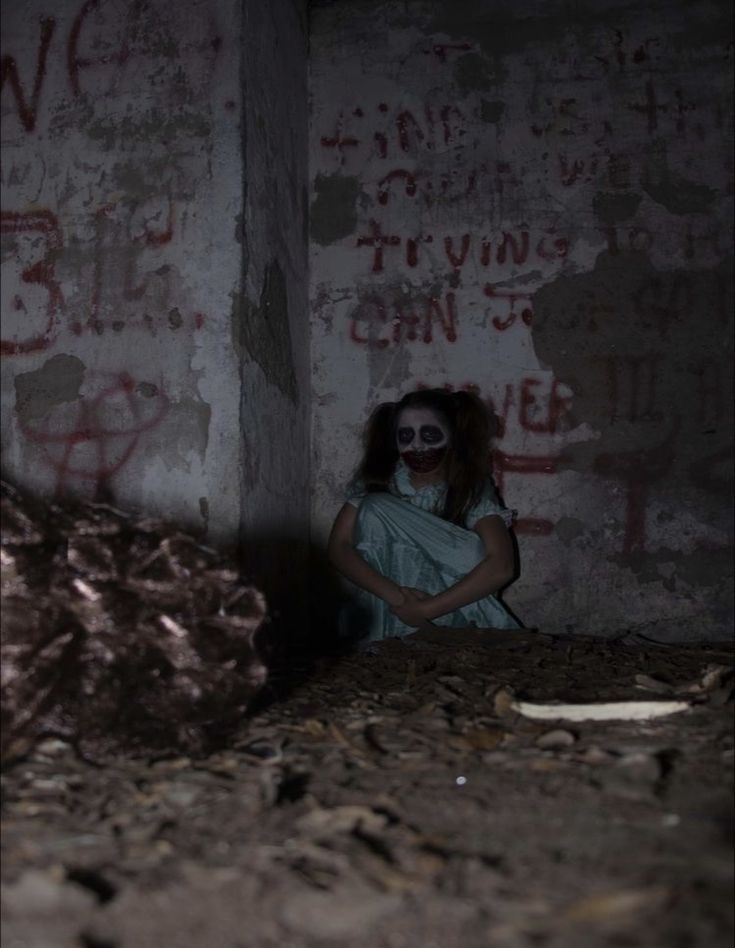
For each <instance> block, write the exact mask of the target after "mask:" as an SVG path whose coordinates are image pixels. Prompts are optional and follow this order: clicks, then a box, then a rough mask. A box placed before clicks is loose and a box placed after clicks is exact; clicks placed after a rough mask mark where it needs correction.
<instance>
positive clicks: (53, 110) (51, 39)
mask: <svg viewBox="0 0 735 948" xmlns="http://www.w3.org/2000/svg"><path fill="white" fill-rule="evenodd" d="M303 6H304V4H303V3H301V2H300V0H299V2H293V0H278V2H274V3H270V4H263V3H260V2H257V0H243V2H238V0H215V2H205V0H184V2H182V3H177V4H171V3H169V2H164V0H135V2H125V3H118V2H115V0H69V2H64V3H50V2H49V0H29V2H28V3H24V4H3V31H2V119H3V126H2V128H3V130H2V147H3V152H2V203H3V213H2V238H3V263H2V278H3V279H2V318H3V331H2V339H3V342H2V353H3V370H4V371H3V381H2V406H3V409H4V411H3V435H2V437H3V452H4V470H5V472H6V474H7V475H8V476H10V477H11V478H13V479H14V480H16V481H19V482H21V483H23V484H25V485H26V486H28V487H31V488H33V489H34V490H36V491H37V492H41V493H46V494H50V493H53V492H56V491H68V492H70V493H73V494H82V495H86V496H91V497H109V498H112V499H113V500H114V501H115V502H117V503H118V504H120V505H122V506H126V507H130V506H132V507H137V508H140V509H142V510H145V511H147V512H151V513H160V514H163V515H165V516H167V517H171V518H173V519H175V520H177V521H178V522H182V523H184V524H186V525H187V526H189V527H192V528H195V529H198V530H200V531H202V532H203V533H204V534H205V535H206V536H207V538H208V539H209V540H210V541H214V542H219V543H227V544H229V543H233V542H235V540H236V539H237V538H238V534H239V533H240V531H242V537H243V538H249V537H250V532H251V531H255V530H257V529H259V528H260V527H261V526H262V525H263V524H264V523H266V522H270V521H271V518H275V519H276V521H277V523H278V524H280V523H281V522H282V521H283V520H284V519H287V520H288V521H289V523H290V529H291V531H292V532H295V533H297V534H298V533H300V535H301V542H302V543H305V541H306V535H307V529H308V527H307V521H308V499H307V490H306V486H305V485H306V483H307V481H308V414H307V411H308V408H307V403H308V398H307V395H306V392H307V390H308V358H309V356H308V344H307V339H308V315H307V291H306V282H307V276H306V274H307V255H306V246H305V244H306V241H305V237H304V236H303V231H304V225H302V224H301V223H298V222H299V221H302V220H304V219H305V217H306V213H307V211H306V197H305V189H306V180H307V178H306V150H307V149H306V108H307V103H306V45H307V38H306V26H305V23H304V12H303ZM295 221H296V222H297V223H296V226H294V222H295ZM290 562H292V563H293V562H294V559H293V556H291V559H290ZM261 567H262V568H265V567H264V565H263V564H260V565H259V568H261Z"/></svg>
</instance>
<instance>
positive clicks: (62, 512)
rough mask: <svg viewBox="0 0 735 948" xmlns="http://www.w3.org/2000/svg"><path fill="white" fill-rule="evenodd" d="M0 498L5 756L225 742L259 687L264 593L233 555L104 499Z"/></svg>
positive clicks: (9, 491)
mask: <svg viewBox="0 0 735 948" xmlns="http://www.w3.org/2000/svg"><path fill="white" fill-rule="evenodd" d="M1 499H2V545H1V546H0V550H1V552H2V614H3V622H2V645H1V655H0V657H1V659H2V705H1V715H2V745H1V751H2V760H3V761H4V762H8V761H11V760H13V759H14V758H18V757H22V756H23V755H24V754H26V753H27V752H28V751H29V749H30V748H32V746H33V745H34V743H35V742H36V741H38V740H39V739H41V738H42V737H43V736H49V735H55V736H57V737H61V738H64V739H65V740H68V741H71V742H73V743H74V745H75V746H76V747H77V749H78V750H79V751H80V752H81V753H83V754H85V755H87V756H88V757H90V758H92V759H94V758H97V757H99V756H103V755H109V754H110V753H115V752H120V753H131V752H137V753H141V754H143V753H150V752H152V751H153V750H158V751H161V750H170V749H172V748H176V749H178V750H179V751H182V752H187V753H197V752H204V751H205V750H207V749H209V748H211V746H212V745H213V744H214V743H216V742H217V741H220V742H221V741H222V740H223V739H224V737H225V735H226V733H227V730H228V728H229V727H231V725H232V724H233V722H238V721H240V720H241V719H242V717H243V715H244V714H245V713H246V711H247V708H248V706H249V705H250V703H251V702H252V700H253V698H254V697H255V695H256V694H257V693H258V691H259V690H260V688H261V686H262V685H263V683H264V681H265V677H266V668H265V666H264V664H263V663H262V661H261V659H260V658H259V656H258V654H257V651H256V647H255V641H254V640H255V635H256V632H257V631H258V629H259V628H260V626H261V624H262V623H263V621H264V619H265V613H266V606H265V600H264V598H263V596H262V595H261V593H260V592H258V590H257V589H254V588H253V587H252V586H250V585H247V584H246V583H245V582H244V581H243V579H242V578H241V577H240V575H239V573H238V571H237V569H236V567H235V566H234V564H233V562H232V561H231V560H228V559H227V558H226V557H224V556H222V555H220V554H218V553H216V552H215V551H214V550H210V549H209V548H207V547H205V546H202V545H201V544H200V543H198V542H197V541H196V539H195V538H194V537H191V536H189V535H187V534H185V533H182V532H181V531H179V530H176V529H174V528H173V527H170V526H168V525H167V524H165V523H163V522H161V521H157V520H151V519H145V520H141V519H138V520H136V519H134V518H132V517H131V516H129V515H128V514H126V513H124V512H122V511H120V510H117V509H115V508H113V507H110V506H109V505H107V504H91V503H87V504H76V505H75V504H72V503H64V504H63V505H62V504H56V503H51V504H49V503H46V502H43V501H40V500H32V499H31V498H29V497H27V496H24V495H23V494H21V493H20V492H19V491H17V490H15V489H14V488H13V487H11V486H10V485H8V484H5V483H3V484H2V485H1Z"/></svg>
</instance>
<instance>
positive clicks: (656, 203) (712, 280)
mask: <svg viewBox="0 0 735 948" xmlns="http://www.w3.org/2000/svg"><path fill="white" fill-rule="evenodd" d="M729 8H730V5H729V4H725V3H720V2H715V0H697V2H694V3H688V2H687V3H685V2H675V3H671V2H667V3H661V2H659V3H654V4H647V5H637V6H636V5H633V6H631V5H630V4H627V3H622V2H618V0H597V2H594V3H589V4H584V5H582V6H579V5H578V6H576V7H574V8H573V9H572V8H570V7H569V5H568V4H565V3H561V2H555V0H551V2H546V0H544V2H529V3H524V4H522V5H520V6H519V5H518V4H514V3H510V2H506V0H494V2H491V3H485V4H478V3H475V2H471V0H466V2H465V0H458V2H455V3H451V4H447V3H441V2H425V3H415V4H411V5H410V9H409V7H407V6H406V5H405V4H402V3H397V2H386V3H373V2H370V3H368V2H361V0H356V2H351V3H349V4H334V3H329V2H319V3H317V4H315V8H314V10H313V13H312V28H311V29H312V32H311V47H310V50H311V51H310V57H311V58H310V69H311V141H310V161H311V195H310V201H311V212H310V220H311V224H310V240H311V308H312V334H313V335H312V358H313V412H312V414H313V465H314V476H313V483H314V496H313V522H314V530H315V537H316V538H317V539H318V540H319V542H324V540H325V538H326V535H327V532H328V529H329V526H330V523H331V521H332V519H333V517H334V515H335V514H336V512H337V510H338V509H339V506H340V503H341V500H342V497H343V490H344V484H345V482H346V481H347V479H348V478H349V476H350V474H351V471H352V469H353V467H354V464H355V463H356V460H357V455H358V451H359V435H360V431H361V428H362V426H363V424H364V421H365V419H366V417H367V415H368V413H369V411H370V410H371V409H372V408H373V407H374V406H375V405H376V404H378V403H379V402H382V401H387V400H394V399H397V398H398V397H400V395H402V394H403V393H404V392H406V391H407V390H410V389H413V388H415V387H417V386H421V385H427V386H445V387H447V388H468V389H473V390H475V391H477V392H479V393H480V394H481V396H482V397H483V398H484V399H486V400H487V402H488V404H489V405H490V406H491V408H492V409H493V411H494V413H495V415H496V417H497V419H498V435H497V438H496V443H495V452H494V476H495V479H496V482H497V484H498V486H499V488H500V490H501V493H502V495H503V497H504V499H505V501H506V503H507V505H508V506H509V507H511V508H513V509H515V510H516V511H517V519H516V521H515V534H516V537H517V540H518V545H519V553H520V566H521V574H520V577H519V579H518V580H517V581H516V582H515V584H514V585H513V586H511V587H510V589H509V590H508V591H507V593H506V601H507V602H508V603H509V605H511V607H512V608H513V609H514V610H515V611H516V612H517V613H518V614H519V615H520V617H521V618H522V619H523V620H524V621H525V622H526V623H527V624H528V625H532V626H533V625H539V626H543V627H544V628H547V629H550V630H555V631H561V632H564V631H575V632H592V633H598V634H603V633H605V634H608V633H612V632H615V631H619V630H624V629H635V630H638V631H640V632H643V633H644V634H652V635H655V636H657V637H663V638H677V637H678V638H681V637H684V638H686V637H688V638H694V637H698V636H712V635H715V636H716V635H728V634H730V633H731V618H730V617H731V608H732V605H731V590H732V579H731V560H732V512H731V511H732V508H731V490H732V373H731V358H732V356H731V346H732V254H731V249H732V242H731V241H732V193H733V177H732V164H731V157H732V156H731V142H732V92H731V70H732V23H731V13H730V10H729Z"/></svg>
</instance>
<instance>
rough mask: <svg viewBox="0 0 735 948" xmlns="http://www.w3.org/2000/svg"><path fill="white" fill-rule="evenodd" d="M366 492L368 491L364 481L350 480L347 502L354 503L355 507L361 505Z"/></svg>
mask: <svg viewBox="0 0 735 948" xmlns="http://www.w3.org/2000/svg"><path fill="white" fill-rule="evenodd" d="M366 494H367V491H366V490H365V485H364V484H363V482H362V481H357V480H355V481H350V483H349V484H348V485H347V490H346V492H345V503H346V504H352V506H353V507H359V506H360V504H361V503H362V500H363V498H364V497H365V495H366Z"/></svg>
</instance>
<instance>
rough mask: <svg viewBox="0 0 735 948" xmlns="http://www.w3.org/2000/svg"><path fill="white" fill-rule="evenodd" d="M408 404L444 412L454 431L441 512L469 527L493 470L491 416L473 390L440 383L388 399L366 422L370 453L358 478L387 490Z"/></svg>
mask: <svg viewBox="0 0 735 948" xmlns="http://www.w3.org/2000/svg"><path fill="white" fill-rule="evenodd" d="M404 408H431V409H433V410H434V411H435V412H437V414H439V415H441V416H442V417H443V418H444V419H445V421H446V422H447V425H448V427H449V431H450V432H451V443H450V446H449V449H448V452H447V493H446V499H445V503H444V510H443V511H442V512H441V515H440V516H441V517H442V518H443V519H444V520H449V521H451V522H452V523H456V524H458V525H459V526H464V524H465V518H466V516H467V513H468V511H469V510H470V508H471V507H472V506H473V505H474V504H476V503H477V501H478V500H479V499H480V495H481V494H482V490H483V486H484V484H485V481H486V480H487V478H488V476H489V473H490V434H491V416H490V413H489V411H488V409H487V408H486V407H485V405H484V403H483V402H482V400H481V399H480V398H478V396H477V395H474V394H472V393H471V392H464V391H461V392H447V391H445V390H444V389H440V388H429V389H420V390H418V391H416V392H409V393H408V394H407V395H404V396H403V398H402V399H401V400H400V401H399V402H384V403H383V404H382V405H378V407H377V408H376V409H375V410H374V411H373V413H372V414H371V416H370V418H369V419H368V423H367V425H366V427H365V433H364V438H363V444H364V453H363V457H362V461H361V462H360V465H359V467H358V468H357V471H356V473H355V480H356V481H357V482H360V483H361V484H362V485H363V487H364V489H365V490H366V491H368V492H376V491H387V490H388V484H389V482H390V479H391V477H392V476H393V472H394V471H395V469H396V464H397V462H398V457H399V455H398V448H397V446H396V426H397V421H398V415H399V413H400V412H401V411H402V410H403V409H404Z"/></svg>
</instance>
